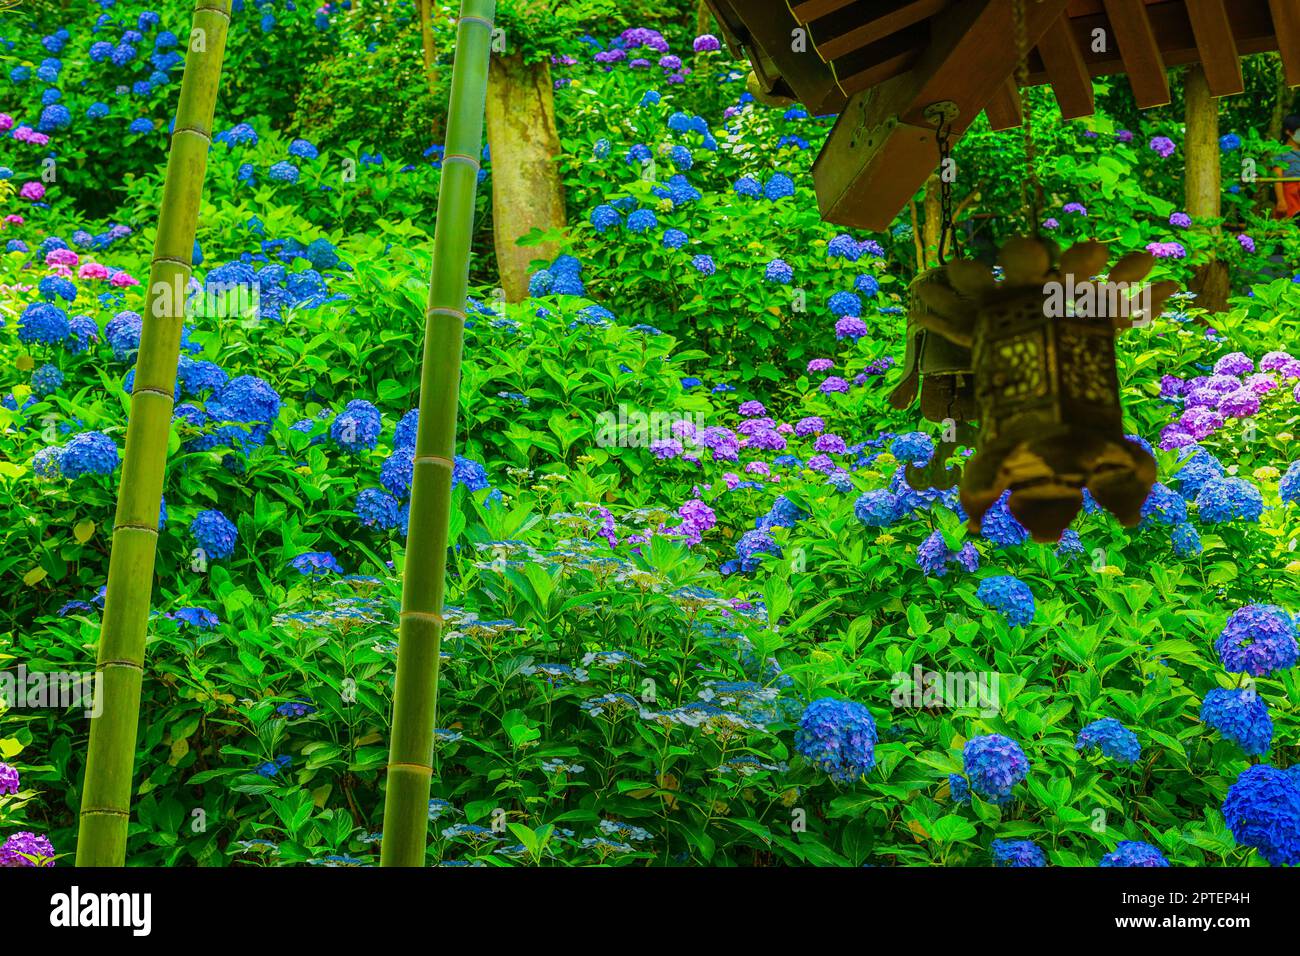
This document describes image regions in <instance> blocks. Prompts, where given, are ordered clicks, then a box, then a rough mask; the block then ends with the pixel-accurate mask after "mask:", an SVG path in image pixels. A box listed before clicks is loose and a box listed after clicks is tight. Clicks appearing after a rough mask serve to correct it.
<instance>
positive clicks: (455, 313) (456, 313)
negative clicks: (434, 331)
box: [424, 305, 465, 322]
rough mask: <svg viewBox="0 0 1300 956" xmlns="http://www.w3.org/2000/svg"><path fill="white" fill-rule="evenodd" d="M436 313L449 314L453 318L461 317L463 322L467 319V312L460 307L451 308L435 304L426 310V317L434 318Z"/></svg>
mask: <svg viewBox="0 0 1300 956" xmlns="http://www.w3.org/2000/svg"><path fill="white" fill-rule="evenodd" d="M435 315H449V316H451V317H452V318H453V319H459V320H460V321H462V322H464V321H465V313H464V312H462V311H461V310H460V309H449V308H446V307H445V306H440V305H435V306H433V307H431V308H428V309H425V310H424V317H425V318H426V319H429V318H432V317H433V316H435Z"/></svg>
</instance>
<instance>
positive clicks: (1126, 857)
mask: <svg viewBox="0 0 1300 956" xmlns="http://www.w3.org/2000/svg"><path fill="white" fill-rule="evenodd" d="M1097 865H1098V866H1148V867H1149V866H1168V865H1169V861H1168V860H1166V859H1165V857H1164V854H1163V853H1161V852H1160V851H1159V850H1157V849H1156V848H1155V847H1153V846H1152V845H1151V844H1150V843H1143V842H1142V841H1141V840H1120V841H1119V843H1118V844H1117V845H1116V846H1115V849H1114V850H1112V851H1111V852H1110V853H1107V854H1106V855H1105V856H1103V857H1102V858H1101V862H1100V863H1098V864H1097Z"/></svg>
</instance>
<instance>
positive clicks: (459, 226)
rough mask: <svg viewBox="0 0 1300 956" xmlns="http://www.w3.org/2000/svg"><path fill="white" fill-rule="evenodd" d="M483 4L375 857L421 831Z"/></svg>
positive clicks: (463, 57) (418, 460)
mask: <svg viewBox="0 0 1300 956" xmlns="http://www.w3.org/2000/svg"><path fill="white" fill-rule="evenodd" d="M495 7H496V3H495V0H462V3H461V16H460V22H459V23H458V24H457V26H456V61H455V64H454V65H453V66H452V74H451V101H450V103H449V104H448V107H447V117H448V118H447V141H446V149H445V151H444V153H443V166H442V182H441V184H440V185H439V187H438V212H437V218H436V220H435V222H434V227H433V267H432V269H431V271H430V276H429V300H428V308H426V309H425V320H424V321H425V329H424V357H423V361H422V364H421V370H420V423H419V426H418V428H417V429H416V436H415V465H414V473H413V475H412V479H411V511H410V525H409V527H408V532H407V536H406V566H405V568H404V569H403V572H402V613H401V617H400V623H399V625H398V642H397V678H396V686H395V689H394V692H393V726H392V733H391V740H390V743H389V751H388V780H387V793H386V794H385V797H384V830H383V833H384V840H383V844H382V846H381V848H380V858H379V861H380V864H381V865H382V866H423V865H424V853H425V846H426V841H427V839H428V833H429V790H430V785H431V781H432V777H433V728H434V721H435V720H436V719H437V706H438V661H439V656H440V654H441V652H442V651H441V649H442V625H443V620H442V598H443V589H444V587H445V584H446V580H445V579H446V571H447V538H448V534H449V529H450V525H451V488H452V470H453V468H454V467H455V461H456V413H457V408H458V405H459V395H460V356H461V348H462V346H463V343H464V331H465V296H466V292H467V289H468V285H469V254H470V242H471V240H472V239H473V236H474V195H475V191H476V189H477V187H478V170H479V153H480V150H481V148H482V143H483V100H484V98H485V95H486V86H487V73H488V63H489V58H490V56H491V52H490V50H491V42H492V15H493V13H494V12H495Z"/></svg>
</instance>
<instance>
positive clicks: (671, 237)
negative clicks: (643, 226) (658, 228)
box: [663, 229, 690, 249]
mask: <svg viewBox="0 0 1300 956" xmlns="http://www.w3.org/2000/svg"><path fill="white" fill-rule="evenodd" d="M689 240H690V237H689V236H688V235H686V233H684V232H682V231H681V230H680V229H665V230H664V238H663V246H664V248H665V249H680V248H681V247H682V246H684V245H686V243H687V242H688V241H689Z"/></svg>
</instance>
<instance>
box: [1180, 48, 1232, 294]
mask: <svg viewBox="0 0 1300 956" xmlns="http://www.w3.org/2000/svg"><path fill="white" fill-rule="evenodd" d="M1183 94H1184V97H1185V98H1186V100H1187V136H1186V141H1185V147H1184V148H1185V149H1186V155H1187V167H1186V169H1187V172H1186V177H1185V178H1186V193H1187V214H1188V215H1189V216H1191V217H1192V218H1193V219H1218V218H1219V216H1220V215H1221V211H1222V207H1221V202H1220V200H1221V194H1220V190H1221V189H1222V188H1223V173H1222V170H1221V169H1220V166H1219V156H1220V154H1219V101H1218V100H1217V99H1216V98H1215V97H1213V96H1211V95H1210V84H1209V82H1208V81H1207V80H1206V78H1205V69H1204V68H1203V67H1201V66H1193V67H1189V68H1188V70H1187V76H1186V80H1185V82H1184V87H1183ZM1221 231H1222V230H1221V229H1220V227H1219V226H1218V225H1215V226H1214V227H1213V233H1214V234H1215V235H1216V236H1217V235H1218V234H1219V233H1220V232H1221ZM1191 289H1192V291H1193V292H1195V293H1196V304H1197V305H1198V306H1199V307H1201V308H1203V309H1205V310H1206V311H1207V312H1222V311H1224V310H1225V309H1226V308H1227V307H1228V291H1229V283H1228V266H1227V264H1226V263H1224V262H1222V261H1220V260H1219V259H1218V258H1217V257H1215V256H1214V255H1213V254H1211V257H1210V259H1209V260H1208V261H1206V262H1204V263H1202V264H1201V265H1200V266H1198V267H1197V269H1196V274H1195V276H1194V277H1193V279H1192V284H1191Z"/></svg>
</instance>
